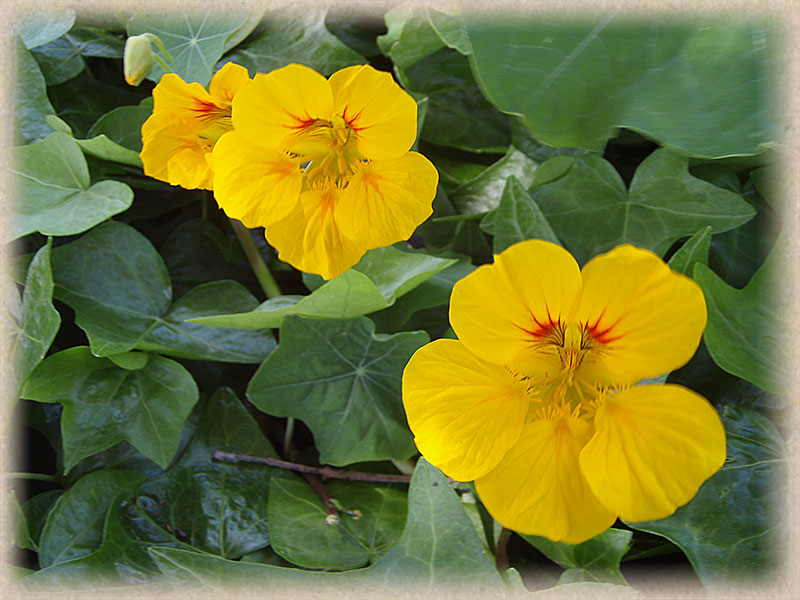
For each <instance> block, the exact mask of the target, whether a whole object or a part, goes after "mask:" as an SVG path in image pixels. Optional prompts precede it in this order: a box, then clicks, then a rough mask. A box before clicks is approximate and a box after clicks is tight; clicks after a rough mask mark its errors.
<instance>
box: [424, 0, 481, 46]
mask: <svg viewBox="0 0 800 600" xmlns="http://www.w3.org/2000/svg"><path fill="white" fill-rule="evenodd" d="M444 8H445V10H437V9H436V8H433V7H432V6H426V7H425V12H426V13H427V15H428V22H429V23H430V24H431V27H433V30H434V31H435V32H436V34H437V35H438V36H439V38H441V40H442V41H443V42H444V43H445V45H447V47H448V48H452V49H453V50H458V51H459V52H460V53H461V54H463V55H465V56H466V55H468V54H472V46H471V45H470V43H469V37H468V36H467V31H466V29H465V28H464V20H463V19H462V18H461V16H460V15H458V14H451V13H449V12H447V10H446V8H447V7H444Z"/></svg>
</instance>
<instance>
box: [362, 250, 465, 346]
mask: <svg viewBox="0 0 800 600" xmlns="http://www.w3.org/2000/svg"><path fill="white" fill-rule="evenodd" d="M474 270H475V267H474V266H473V265H472V263H471V262H470V261H469V259H466V258H462V259H459V260H458V262H456V263H455V264H453V265H450V266H449V267H447V268H446V269H444V270H443V271H441V272H439V273H437V274H436V275H434V276H433V277H431V278H430V279H429V280H428V281H426V282H425V283H423V284H422V285H420V286H419V287H417V288H415V289H413V290H411V291H410V292H409V293H408V294H406V295H404V296H403V297H401V298H398V300H397V302H395V303H394V304H393V305H392V306H390V307H389V308H386V309H384V310H382V311H380V312H376V313H373V314H372V315H370V319H372V320H373V321H374V322H375V326H376V329H378V330H379V331H398V330H400V329H401V328H403V326H404V325H405V324H406V323H407V322H408V320H409V319H410V318H411V316H412V315H414V313H416V312H418V311H421V310H425V309H429V308H436V307H440V306H441V307H443V306H445V305H447V304H448V303H449V302H450V293H451V292H452V291H453V286H454V285H455V283H456V282H457V281H458V280H460V279H463V278H464V277H466V276H467V275H469V274H470V273H472V271H474Z"/></svg>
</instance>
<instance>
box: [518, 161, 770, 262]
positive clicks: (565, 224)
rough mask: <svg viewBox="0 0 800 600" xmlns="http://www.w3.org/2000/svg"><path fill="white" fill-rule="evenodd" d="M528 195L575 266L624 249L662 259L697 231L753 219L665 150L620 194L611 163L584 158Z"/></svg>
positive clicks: (741, 203)
mask: <svg viewBox="0 0 800 600" xmlns="http://www.w3.org/2000/svg"><path fill="white" fill-rule="evenodd" d="M530 194H531V196H533V198H534V200H536V202H537V204H538V205H539V207H540V208H541V209H542V212H543V213H544V215H545V216H546V217H547V220H548V221H549V222H550V225H551V226H552V228H553V230H554V231H555V233H556V235H558V237H559V238H560V239H561V240H563V242H564V245H565V246H566V248H567V249H568V250H569V251H570V252H571V253H572V254H573V255H574V256H575V258H576V260H577V261H578V262H579V263H584V262H586V261H587V260H588V259H590V258H591V257H592V256H595V255H596V254H599V253H601V252H605V251H608V250H610V249H611V248H613V247H614V246H616V245H617V244H622V243H626V242H627V243H631V244H633V245H635V246H640V247H642V248H647V249H649V250H652V251H653V252H655V253H656V254H659V255H663V254H664V253H665V252H666V251H667V250H668V249H669V247H670V246H671V245H672V244H673V243H674V242H675V241H677V240H679V239H680V238H682V237H685V236H689V235H693V234H694V233H696V232H697V231H698V230H699V229H701V228H703V227H706V226H709V225H710V226H711V231H712V233H718V232H721V231H727V230H729V229H733V228H735V227H737V226H739V225H741V224H742V223H745V222H747V221H749V220H750V219H751V218H752V217H753V215H754V214H755V210H754V209H753V208H752V207H751V206H750V205H749V204H748V203H747V201H745V200H744V199H743V198H742V197H741V196H740V195H738V194H734V193H733V192H730V191H728V190H723V189H721V188H718V187H716V186H714V185H712V184H710V183H708V182H706V181H702V180H700V179H697V178H695V177H692V176H691V175H690V174H689V171H688V159H686V158H685V157H682V156H680V155H678V154H676V153H675V152H672V151H670V150H667V149H660V150H656V151H655V152H653V153H652V154H650V156H648V157H647V158H646V159H645V160H644V162H642V164H640V165H639V168H638V169H637V170H636V173H635V175H634V177H633V180H632V181H631V186H630V190H629V191H627V192H626V190H625V184H624V183H623V181H622V178H621V177H620V176H619V173H617V171H616V170H615V169H614V167H613V166H612V165H611V163H609V162H608V161H606V160H604V159H602V158H599V157H598V156H595V155H585V156H581V157H578V158H576V159H575V162H574V164H573V165H572V168H570V169H569V171H568V172H567V173H566V175H564V176H563V177H561V178H559V179H556V180H555V181H552V182H551V183H548V184H545V185H540V186H537V187H534V188H531V190H530Z"/></svg>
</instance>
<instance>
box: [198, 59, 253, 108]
mask: <svg viewBox="0 0 800 600" xmlns="http://www.w3.org/2000/svg"><path fill="white" fill-rule="evenodd" d="M248 83H250V75H249V74H248V73H247V69H245V68H244V67H243V66H241V65H236V64H233V63H230V62H229V63H225V65H223V67H222V68H221V69H220V70H219V71H217V72H216V73H215V74H214V77H212V78H211V83H210V84H209V86H208V91H209V93H210V94H211V97H212V98H213V99H214V101H215V102H216V103H217V105H223V104H227V103H230V102H231V101H232V100H233V97H234V96H235V95H236V94H237V93H239V92H240V91H241V89H242V88H243V87H244V86H246V85H247V84H248Z"/></svg>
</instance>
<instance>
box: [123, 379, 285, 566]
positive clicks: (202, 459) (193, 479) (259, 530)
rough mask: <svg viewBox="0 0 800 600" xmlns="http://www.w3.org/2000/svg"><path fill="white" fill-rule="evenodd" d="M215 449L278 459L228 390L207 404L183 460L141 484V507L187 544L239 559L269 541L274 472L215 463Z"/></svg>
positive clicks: (217, 394) (267, 469) (268, 469)
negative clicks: (270, 490)
mask: <svg viewBox="0 0 800 600" xmlns="http://www.w3.org/2000/svg"><path fill="white" fill-rule="evenodd" d="M214 450H222V451H226V452H233V453H237V454H248V455H252V456H268V457H276V454H275V451H274V450H273V449H272V446H271V445H270V443H269V442H268V441H267V440H266V438H265V437H264V435H263V434H262V433H261V431H260V429H259V427H258V425H257V424H256V422H255V421H254V420H253V417H251V416H250V414H249V413H248V411H247V409H246V408H245V407H244V406H243V405H242V403H241V402H240V401H239V399H238V398H237V397H236V394H234V393H233V392H232V391H231V390H229V389H227V388H221V389H220V390H218V391H217V392H216V393H215V394H214V395H213V396H212V397H211V398H210V399H209V400H208V401H207V402H206V404H205V405H204V406H203V411H202V414H201V417H200V424H199V425H198V427H197V431H196V432H195V434H194V437H192V440H191V442H190V443H189V446H188V447H187V448H186V450H185V451H184V453H183V454H182V455H181V457H180V459H179V460H178V461H177V462H176V463H175V464H174V465H173V466H171V467H170V468H169V469H168V470H167V471H166V472H165V473H163V474H162V475H160V476H159V477H157V478H155V479H153V480H151V481H148V482H146V483H144V484H142V485H141V486H140V487H139V489H138V490H137V492H136V494H137V497H138V498H137V500H138V505H139V506H141V507H143V509H144V510H145V512H146V513H147V514H148V515H149V517H150V518H151V519H152V520H153V521H154V522H155V523H158V524H160V525H161V526H162V527H166V526H167V525H169V526H170V527H171V529H172V530H173V531H175V532H177V531H178V530H180V531H181V532H183V533H184V534H185V541H186V543H188V544H191V545H192V546H195V547H197V548H200V549H202V550H204V551H206V552H213V553H215V554H219V555H221V556H225V557H228V558H239V557H240V556H242V555H243V554H246V553H248V552H252V551H254V550H257V549H259V548H263V547H264V546H266V545H267V544H268V543H269V534H268V530H267V520H266V517H267V502H268V496H269V495H268V491H269V483H270V477H271V475H272V474H273V473H274V472H275V471H274V470H273V469H271V468H269V467H265V466H263V465H255V464H247V463H238V464H230V463H226V462H215V461H212V460H211V453H212V452H213V451H214Z"/></svg>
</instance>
